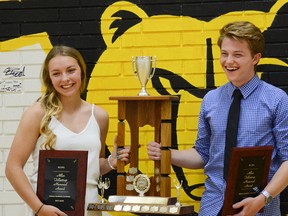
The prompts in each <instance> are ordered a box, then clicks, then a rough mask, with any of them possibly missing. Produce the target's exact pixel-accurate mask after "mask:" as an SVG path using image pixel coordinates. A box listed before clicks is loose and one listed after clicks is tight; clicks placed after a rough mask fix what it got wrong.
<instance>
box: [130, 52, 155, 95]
mask: <svg viewBox="0 0 288 216" xmlns="http://www.w3.org/2000/svg"><path fill="white" fill-rule="evenodd" d="M135 64H136V70H135ZM155 69H156V56H154V67H153V71H152V57H151V56H136V59H134V56H132V71H133V72H134V76H135V77H136V78H138V79H139V81H140V84H141V91H140V92H139V93H138V96H149V94H148V93H147V91H146V84H147V82H148V80H149V79H151V78H152V77H153V76H154V73H155Z"/></svg>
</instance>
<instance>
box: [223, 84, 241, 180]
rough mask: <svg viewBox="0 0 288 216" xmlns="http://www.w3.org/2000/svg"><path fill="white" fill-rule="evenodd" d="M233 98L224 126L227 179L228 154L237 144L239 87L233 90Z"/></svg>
mask: <svg viewBox="0 0 288 216" xmlns="http://www.w3.org/2000/svg"><path fill="white" fill-rule="evenodd" d="M233 96H234V100H233V102H232V104H231V106H230V110H229V114H228V120H227V128H226V142H225V155H224V179H225V180H227V176H228V169H229V162H230V154H231V150H232V148H233V147H235V146H236V145H237V132H238V122H239V114H240V103H241V98H242V94H241V91H240V90H239V89H235V91H234V92H233Z"/></svg>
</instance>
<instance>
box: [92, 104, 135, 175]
mask: <svg viewBox="0 0 288 216" xmlns="http://www.w3.org/2000/svg"><path fill="white" fill-rule="evenodd" d="M94 111H95V113H94V114H95V116H96V119H97V122H98V124H99V127H100V136H101V137H100V139H101V152H100V174H101V175H104V174H106V173H108V172H110V171H111V170H112V168H113V169H116V168H117V160H118V159H120V160H123V161H125V163H128V162H129V152H130V148H124V149H122V150H120V151H119V152H118V149H117V136H116V137H115V139H114V148H113V152H112V153H111V156H110V158H109V161H108V158H105V145H106V137H107V133H108V128H109V116H108V113H107V112H106V111H105V110H103V109H102V108H100V107H98V106H95V110H94Z"/></svg>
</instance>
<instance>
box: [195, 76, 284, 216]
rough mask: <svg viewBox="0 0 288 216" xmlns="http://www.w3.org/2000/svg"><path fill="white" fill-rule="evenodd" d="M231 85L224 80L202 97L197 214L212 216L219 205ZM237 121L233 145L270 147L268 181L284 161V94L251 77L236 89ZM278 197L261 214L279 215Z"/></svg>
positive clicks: (230, 101) (197, 142) (232, 87)
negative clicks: (200, 186) (201, 169)
mask: <svg viewBox="0 0 288 216" xmlns="http://www.w3.org/2000/svg"><path fill="white" fill-rule="evenodd" d="M234 90H235V86H233V85H232V83H230V82H229V83H227V84H225V85H223V86H221V87H219V88H217V89H215V90H212V91H210V92H208V93H207V94H206V95H205V97H204V98H203V101H202V105H201V111H200V115H199V125H198V126H199V127H198V136H197V140H196V143H195V148H196V150H197V152H198V153H199V154H200V155H201V156H202V158H203V160H204V162H205V167H204V172H205V174H206V175H207V179H206V180H205V191H204V193H203V196H202V199H201V205H200V211H199V216H201V215H202V216H216V215H217V214H218V213H219V211H220V209H221V208H222V205H223V200H224V193H225V188H226V182H225V180H224V179H223V166H224V149H225V133H226V132H225V131H226V124H227V117H228V111H229V108H230V105H231V103H232V100H233V96H232V94H233V91H234ZM240 90H241V93H242V94H243V99H242V100H241V111H240V120H239V127H238V136H237V140H238V141H237V147H249V146H268V145H270V146H271V145H272V146H274V149H273V153H272V161H271V167H270V174H269V180H270V179H271V178H272V176H273V175H274V174H275V172H276V171H277V169H278V168H279V166H280V165H281V163H282V162H283V161H286V160H288V96H287V94H286V93H285V92H284V91H282V90H281V89H279V88H276V87H274V86H272V85H270V84H268V83H266V82H264V81H262V80H260V79H259V78H258V76H257V75H255V76H254V78H253V79H252V80H250V81H249V82H248V83H246V84H245V85H244V86H242V87H241V88H240ZM279 206H280V199H279V196H277V197H275V198H274V199H273V201H272V203H270V204H269V205H267V206H265V208H264V212H263V213H261V214H257V215H261V216H264V215H266V216H271V215H273V216H280V215H281V214H280V207H279Z"/></svg>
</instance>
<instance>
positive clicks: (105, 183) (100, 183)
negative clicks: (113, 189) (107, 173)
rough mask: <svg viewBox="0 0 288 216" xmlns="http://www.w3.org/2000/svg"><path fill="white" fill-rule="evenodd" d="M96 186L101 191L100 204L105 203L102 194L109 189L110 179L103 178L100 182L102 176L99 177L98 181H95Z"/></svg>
mask: <svg viewBox="0 0 288 216" xmlns="http://www.w3.org/2000/svg"><path fill="white" fill-rule="evenodd" d="M96 184H97V186H98V188H99V189H100V190H101V197H102V199H101V203H105V200H104V192H105V190H107V189H108V188H109V187H110V179H109V178H105V180H104V181H102V176H99V179H98V180H97V182H96Z"/></svg>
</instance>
